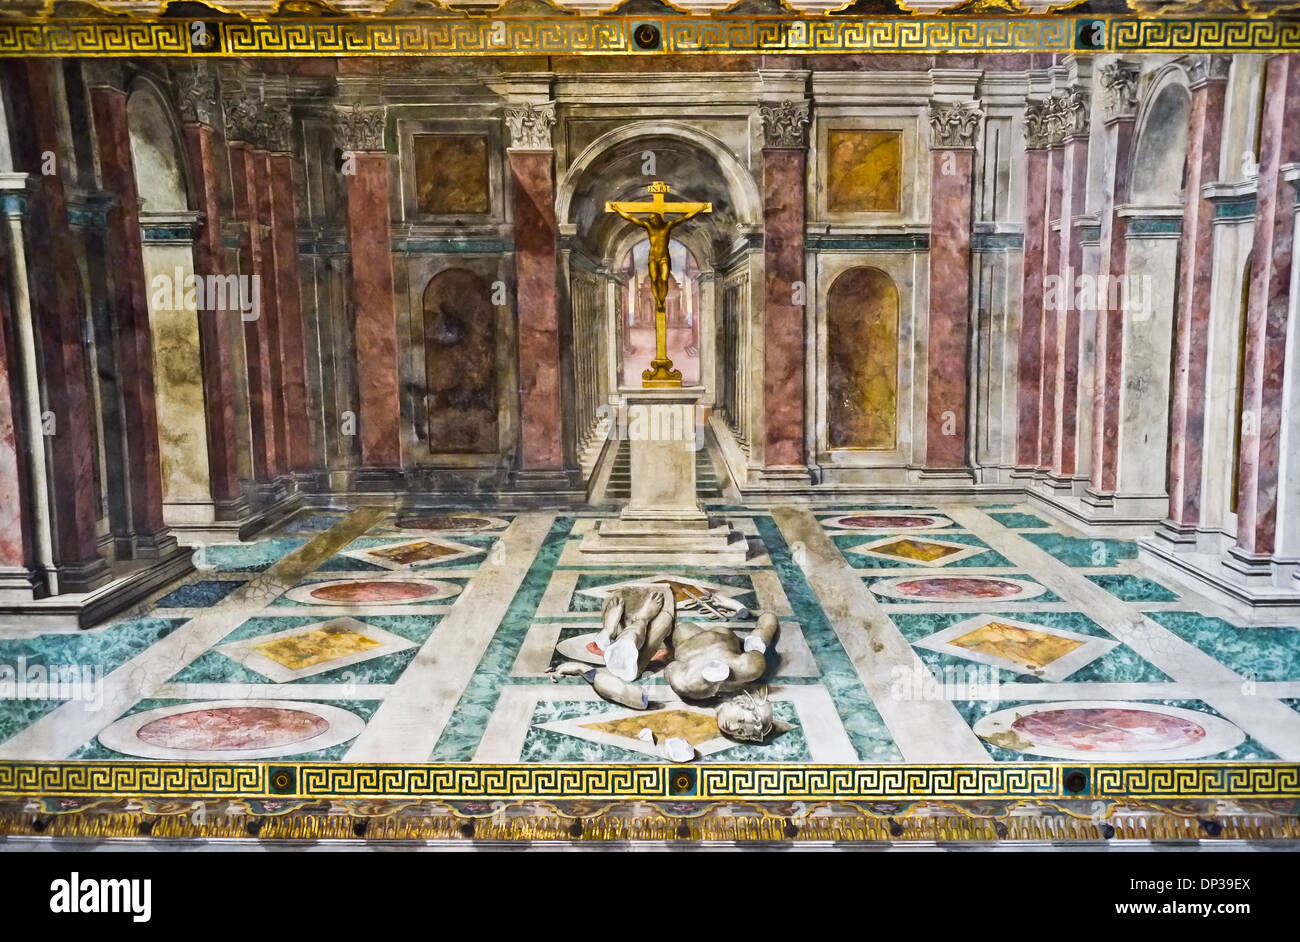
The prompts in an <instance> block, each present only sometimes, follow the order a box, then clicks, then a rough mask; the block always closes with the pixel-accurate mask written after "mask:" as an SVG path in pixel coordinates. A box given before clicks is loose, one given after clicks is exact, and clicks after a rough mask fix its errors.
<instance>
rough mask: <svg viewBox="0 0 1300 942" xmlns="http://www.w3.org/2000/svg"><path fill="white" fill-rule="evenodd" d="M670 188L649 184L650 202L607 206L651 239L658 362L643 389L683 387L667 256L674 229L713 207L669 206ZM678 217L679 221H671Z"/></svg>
mask: <svg viewBox="0 0 1300 942" xmlns="http://www.w3.org/2000/svg"><path fill="white" fill-rule="evenodd" d="M667 192H668V184H667V183H660V182H655V183H652V184H650V194H651V200H650V202H641V203H635V202H629V203H615V202H608V203H606V204H605V212H607V213H618V215H620V216H622V217H623V218H624V219H626V220H627V221H628V222H631V223H634V224H636V225H638V226H640V227H641V228H642V229H644V230H645V231H646V235H647V236H648V237H649V239H650V257H649V262H648V263H647V268H648V269H649V275H650V291H651V293H652V294H653V295H654V299H655V343H656V347H657V349H656V351H655V358H654V359H653V360H651V361H650V367H651V368H650V369H648V370H646V371H645V372H644V373H642V374H641V385H643V386H648V387H656V386H680V385H681V384H682V374H681V371H680V370H674V369H673V361H672V360H670V359H669V358H668V325H667V312H666V308H665V304H666V302H667V299H668V277H669V275H670V274H671V272H672V260H671V258H670V257H669V254H668V240H669V237H670V236H671V234H672V231H673V229H675V228H677V227H678V226H680V225H681V224H682V223H684V222H686V221H687V220H688V219H692V218H694V217H695V216H698V215H699V214H700V213H711V212H713V204H712V203H669V202H667V201H665V200H664V194H666V193H667ZM669 216H678V217H680V218H678V219H669V218H668V217H669Z"/></svg>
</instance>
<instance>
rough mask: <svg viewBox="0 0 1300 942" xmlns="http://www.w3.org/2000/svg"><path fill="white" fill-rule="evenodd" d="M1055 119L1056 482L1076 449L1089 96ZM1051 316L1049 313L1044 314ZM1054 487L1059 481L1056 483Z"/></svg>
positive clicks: (1067, 102) (1066, 103)
mask: <svg viewBox="0 0 1300 942" xmlns="http://www.w3.org/2000/svg"><path fill="white" fill-rule="evenodd" d="M1054 100H1055V101H1058V102H1059V103H1060V104H1059V106H1058V108H1059V111H1058V121H1059V122H1060V128H1061V135H1062V140H1063V149H1062V155H1061V156H1062V167H1061V173H1062V178H1061V203H1060V213H1059V215H1060V235H1059V240H1060V245H1059V251H1060V254H1059V256H1058V257H1057V266H1058V267H1057V272H1058V273H1059V274H1060V277H1061V293H1060V295H1058V300H1059V301H1060V302H1062V303H1063V305H1064V309H1062V307H1061V305H1060V304H1058V306H1057V310H1056V311H1055V319H1056V325H1057V326H1056V331H1055V341H1056V351H1055V355H1054V357H1053V364H1054V366H1055V379H1054V382H1053V395H1054V396H1055V399H1056V402H1055V406H1054V408H1053V410H1052V411H1053V418H1054V422H1055V424H1054V426H1053V429H1052V453H1051V469H1052V476H1053V477H1055V478H1057V479H1058V480H1064V479H1068V478H1071V477H1073V476H1074V474H1075V472H1076V471H1077V470H1078V457H1079V456H1078V449H1079V319H1080V316H1081V312H1080V311H1079V308H1078V306H1077V305H1076V304H1075V284H1076V278H1077V277H1078V276H1079V274H1081V273H1082V271H1083V240H1082V239H1081V238H1080V233H1078V232H1076V231H1075V228H1076V227H1075V221H1074V217H1075V216H1076V215H1081V214H1082V212H1083V210H1084V208H1085V200H1086V199H1087V193H1088V125H1089V100H1088V96H1087V94H1086V93H1085V92H1084V91H1083V90H1082V89H1079V88H1072V89H1070V91H1069V92H1068V93H1067V94H1065V95H1064V96H1061V97H1060V98H1058V99H1054ZM1049 316H1051V315H1049ZM1058 486H1059V485H1058Z"/></svg>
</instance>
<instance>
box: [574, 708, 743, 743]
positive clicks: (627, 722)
mask: <svg viewBox="0 0 1300 942" xmlns="http://www.w3.org/2000/svg"><path fill="white" fill-rule="evenodd" d="M647 727H649V729H650V730H651V731H652V732H653V733H654V734H655V739H656V740H657V741H659V742H662V741H663V740H665V739H668V738H670V737H673V736H676V737H677V738H678V739H685V740H686V741H687V742H688V743H690V744H691V745H692V746H698V745H699V744H700V743H703V742H708V741H709V740H710V739H717V738H718V737H719V736H721V735H722V733H721V732H720V731H719V730H718V724H717V722H716V721H715V720H714V719H713V717H711V716H709V715H708V714H706V713H695V712H692V711H691V710H664V711H663V712H661V713H646V714H645V715H643V716H625V717H623V718H622V719H617V720H606V721H604V722H602V723H584V724H582V728H583V729H590V730H595V731H596V732H598V733H608V734H609V735H611V736H623V737H625V738H627V739H636V734H637V733H639V732H641V730H643V729H645V728H647Z"/></svg>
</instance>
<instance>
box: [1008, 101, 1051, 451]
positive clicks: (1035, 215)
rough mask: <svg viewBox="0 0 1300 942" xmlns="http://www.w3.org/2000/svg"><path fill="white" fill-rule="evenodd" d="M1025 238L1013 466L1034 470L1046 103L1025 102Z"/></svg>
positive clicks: (1044, 225) (1039, 365)
mask: <svg viewBox="0 0 1300 942" xmlns="http://www.w3.org/2000/svg"><path fill="white" fill-rule="evenodd" d="M1024 132H1025V242H1024V252H1023V257H1024V262H1023V266H1024V267H1023V272H1024V275H1023V281H1022V284H1021V289H1020V346H1019V350H1018V356H1017V387H1018V388H1017V393H1016V414H1017V422H1016V465H1017V467H1019V468H1020V469H1022V470H1028V469H1036V468H1037V467H1038V465H1039V463H1040V461H1039V430H1040V428H1041V424H1042V395H1043V393H1042V383H1043V374H1042V366H1043V279H1044V278H1045V277H1046V268H1045V266H1044V261H1045V259H1046V236H1047V227H1048V218H1047V213H1048V193H1047V180H1048V165H1047V164H1048V151H1047V148H1048V147H1049V146H1050V144H1051V127H1050V125H1049V123H1048V120H1047V103H1046V102H1043V101H1029V102H1026V103H1025V126H1024Z"/></svg>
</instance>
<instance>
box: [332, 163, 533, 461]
mask: <svg viewBox="0 0 1300 942" xmlns="http://www.w3.org/2000/svg"><path fill="white" fill-rule="evenodd" d="M350 156H351V159H352V160H353V162H354V163H353V168H354V169H355V171H356V172H355V173H353V174H351V175H348V176H347V177H346V180H347V190H348V240H349V243H350V245H351V247H352V302H353V308H354V311H355V318H356V343H357V384H358V386H359V403H360V415H359V416H358V417H357V419H358V422H357V424H358V428H359V430H360V432H361V463H362V464H363V465H364V466H365V467H367V468H388V469H397V468H400V467H401V466H402V431H401V429H402V425H401V422H402V419H401V416H402V407H401V395H400V392H399V387H398V375H397V307H396V299H395V295H394V287H393V248H392V234H391V225H390V223H389V208H388V155H387V154H384V153H353V154H351V155H350ZM520 342H521V343H522V342H523V340H522V338H521V340H520Z"/></svg>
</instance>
